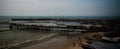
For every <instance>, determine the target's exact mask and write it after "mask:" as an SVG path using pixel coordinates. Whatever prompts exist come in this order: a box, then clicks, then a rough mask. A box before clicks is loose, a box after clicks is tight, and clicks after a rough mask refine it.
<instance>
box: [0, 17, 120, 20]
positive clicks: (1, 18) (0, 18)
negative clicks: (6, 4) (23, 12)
mask: <svg viewBox="0 0 120 49" xmlns="http://www.w3.org/2000/svg"><path fill="white" fill-rule="evenodd" d="M118 17H119V16H0V20H3V19H13V18H16V19H19V18H20V19H29V18H31V19H38V18H53V19H56V18H60V19H61V18H62V19H113V18H118Z"/></svg>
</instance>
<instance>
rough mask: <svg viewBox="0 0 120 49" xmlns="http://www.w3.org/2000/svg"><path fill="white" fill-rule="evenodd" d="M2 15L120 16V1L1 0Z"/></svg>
mask: <svg viewBox="0 0 120 49" xmlns="http://www.w3.org/2000/svg"><path fill="white" fill-rule="evenodd" d="M0 16H120V1H119V0H0Z"/></svg>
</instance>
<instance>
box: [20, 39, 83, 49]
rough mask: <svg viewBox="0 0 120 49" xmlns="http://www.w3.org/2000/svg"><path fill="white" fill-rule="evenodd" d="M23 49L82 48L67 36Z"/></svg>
mask: <svg viewBox="0 0 120 49" xmlns="http://www.w3.org/2000/svg"><path fill="white" fill-rule="evenodd" d="M21 49H82V47H81V46H79V45H78V44H76V45H75V46H73V40H72V39H67V38H66V37H60V38H54V39H51V40H49V41H46V42H44V43H38V44H35V45H31V46H28V47H23V48H21Z"/></svg>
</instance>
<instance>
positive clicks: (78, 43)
mask: <svg viewBox="0 0 120 49" xmlns="http://www.w3.org/2000/svg"><path fill="white" fill-rule="evenodd" d="M81 44H82V41H81V38H78V39H74V42H73V46H74V47H75V46H77V45H78V46H80V45H81Z"/></svg>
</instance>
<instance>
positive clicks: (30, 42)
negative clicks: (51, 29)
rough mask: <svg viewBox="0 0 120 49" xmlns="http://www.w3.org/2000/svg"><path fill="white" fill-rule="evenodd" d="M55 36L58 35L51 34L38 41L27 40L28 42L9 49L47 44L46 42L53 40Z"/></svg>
mask: <svg viewBox="0 0 120 49" xmlns="http://www.w3.org/2000/svg"><path fill="white" fill-rule="evenodd" d="M55 35H56V34H55V33H52V34H49V35H48V36H44V37H41V38H38V39H33V40H27V41H24V42H22V43H17V44H16V45H15V46H12V47H10V48H8V49H20V48H22V47H26V46H30V45H34V44H37V43H42V42H45V41H47V40H49V39H51V38H52V37H54V36H55Z"/></svg>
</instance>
